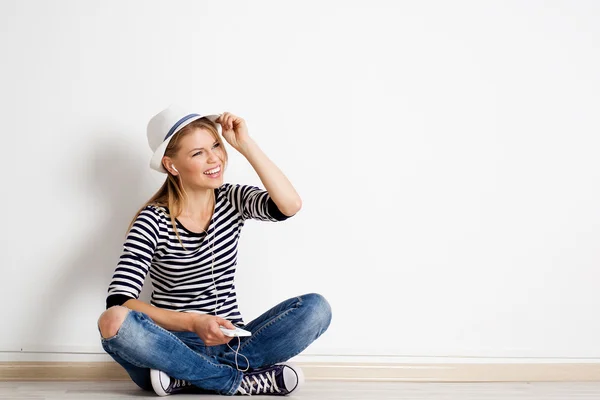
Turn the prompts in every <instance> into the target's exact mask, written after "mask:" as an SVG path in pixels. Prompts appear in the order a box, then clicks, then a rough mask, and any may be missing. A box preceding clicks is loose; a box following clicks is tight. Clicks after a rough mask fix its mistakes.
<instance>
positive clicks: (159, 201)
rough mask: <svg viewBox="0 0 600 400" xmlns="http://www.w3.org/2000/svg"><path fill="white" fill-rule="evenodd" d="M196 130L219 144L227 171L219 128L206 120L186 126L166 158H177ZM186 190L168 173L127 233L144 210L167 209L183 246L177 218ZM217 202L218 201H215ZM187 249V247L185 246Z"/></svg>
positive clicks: (171, 144) (174, 141)
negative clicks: (152, 208) (190, 134)
mask: <svg viewBox="0 0 600 400" xmlns="http://www.w3.org/2000/svg"><path fill="white" fill-rule="evenodd" d="M196 129H205V130H207V131H208V132H209V133H210V134H211V135H212V136H213V137H214V139H215V141H217V142H218V143H219V147H220V149H221V151H222V152H223V160H222V161H223V167H222V170H225V166H226V165H227V160H228V158H227V150H225V146H224V145H223V140H222V139H221V136H220V135H219V132H218V131H217V126H216V124H215V123H213V122H212V121H210V120H208V119H206V118H200V119H197V120H195V121H193V122H191V123H190V124H188V125H186V126H185V127H184V128H183V129H181V130H180V131H179V132H177V133H176V134H175V135H174V136H173V138H172V139H171V141H170V142H169V144H168V146H167V148H166V150H165V156H167V157H171V158H173V157H175V155H176V154H177V152H178V151H179V149H180V148H181V145H180V142H181V139H182V138H183V137H184V136H185V135H187V134H189V133H191V132H193V131H194V130H196ZM186 197H187V196H186V194H185V190H184V189H183V186H182V184H181V179H179V178H177V177H176V176H174V175H172V174H171V173H169V172H168V171H167V179H166V180H165V183H163V185H162V186H161V187H160V189H158V191H157V192H156V193H155V194H154V195H153V196H152V197H151V198H150V200H148V201H147V202H146V203H145V204H144V205H143V206H142V207H140V209H139V210H138V211H137V213H136V214H135V216H134V217H133V219H132V220H131V223H130V224H129V228H127V233H129V231H130V230H131V227H132V226H133V224H134V222H135V220H136V219H137V217H138V216H139V215H140V213H141V212H142V210H144V208H146V207H148V206H150V205H155V206H159V207H167V208H168V209H169V215H170V217H171V223H172V224H173V229H174V230H175V234H176V235H177V239H179V243H181V245H182V246H183V242H182V241H181V237H180V236H179V231H178V230H177V224H176V223H175V218H177V217H178V216H179V215H180V214H181V213H182V212H183V201H184V200H185V199H186ZM215 201H216V199H215ZM183 248H184V249H185V246H183Z"/></svg>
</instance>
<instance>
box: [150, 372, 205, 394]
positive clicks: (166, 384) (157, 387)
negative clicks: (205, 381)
mask: <svg viewBox="0 0 600 400" xmlns="http://www.w3.org/2000/svg"><path fill="white" fill-rule="evenodd" d="M150 381H151V382H152V389H154V391H155V392H156V394H157V395H159V396H161V397H162V396H168V395H170V394H175V393H180V392H186V391H188V392H189V389H193V388H194V385H192V384H191V383H190V382H188V381H184V380H183V379H174V378H171V377H170V376H169V375H167V374H165V373H164V372H163V371H159V370H157V369H151V370H150Z"/></svg>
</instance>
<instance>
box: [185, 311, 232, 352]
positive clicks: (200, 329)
mask: <svg viewBox="0 0 600 400" xmlns="http://www.w3.org/2000/svg"><path fill="white" fill-rule="evenodd" d="M190 314H192V331H193V332H195V333H196V335H198V336H200V339H202V341H203V342H204V344H205V345H206V346H217V345H220V344H225V343H229V341H230V340H231V339H233V338H231V337H229V336H225V335H224V334H223V332H221V329H220V328H219V326H224V327H225V328H228V329H235V326H234V325H233V324H232V323H231V322H230V321H228V320H226V319H223V318H221V317H216V316H214V315H208V314H196V313H190Z"/></svg>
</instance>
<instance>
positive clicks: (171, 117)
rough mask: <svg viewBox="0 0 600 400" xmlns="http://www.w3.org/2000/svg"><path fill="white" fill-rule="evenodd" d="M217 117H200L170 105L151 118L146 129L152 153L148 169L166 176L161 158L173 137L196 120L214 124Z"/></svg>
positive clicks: (219, 130)
mask: <svg viewBox="0 0 600 400" xmlns="http://www.w3.org/2000/svg"><path fill="white" fill-rule="evenodd" d="M219 116H220V114H211V115H201V114H198V113H195V112H193V111H190V110H185V109H183V108H181V107H179V106H177V105H171V106H169V107H168V108H165V109H164V110H162V111H161V112H159V113H158V114H156V115H155V116H154V117H152V118H151V119H150V121H149V122H148V127H147V128H146V131H147V135H148V144H149V145H150V149H152V151H153V152H154V154H152V158H151V159H150V168H152V169H154V170H156V171H158V172H162V173H165V174H166V173H167V170H166V169H165V168H164V167H163V165H162V158H163V157H164V155H165V150H166V149H167V145H168V144H169V142H170V141H171V139H172V138H173V136H174V135H175V134H176V133H177V132H179V131H180V130H182V129H183V128H184V127H185V126H186V125H188V124H190V123H191V122H194V121H195V120H197V119H200V118H208V119H209V120H211V121H212V122H214V123H216V121H217V119H218V118H219ZM217 131H218V132H219V134H220V133H221V125H220V124H218V123H217Z"/></svg>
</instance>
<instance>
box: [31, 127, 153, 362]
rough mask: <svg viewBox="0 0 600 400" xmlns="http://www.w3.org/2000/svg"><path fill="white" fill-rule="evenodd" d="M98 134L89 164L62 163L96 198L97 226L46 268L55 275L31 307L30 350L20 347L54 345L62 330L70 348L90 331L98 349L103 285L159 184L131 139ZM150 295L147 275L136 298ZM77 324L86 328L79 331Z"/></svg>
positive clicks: (40, 348) (91, 211)
mask: <svg viewBox="0 0 600 400" xmlns="http://www.w3.org/2000/svg"><path fill="white" fill-rule="evenodd" d="M98 137H101V138H102V140H100V141H97V142H95V143H92V145H91V147H90V151H89V155H88V156H87V157H86V158H85V159H86V160H89V163H88V164H86V165H81V166H80V168H79V170H78V169H77V168H75V169H73V164H71V161H69V164H70V165H65V169H67V168H68V169H69V172H68V174H69V175H74V173H73V171H78V174H79V178H80V179H78V182H83V183H84V186H83V187H81V188H79V189H77V190H81V191H84V192H88V193H89V192H91V193H92V194H93V197H94V198H95V199H97V201H94V202H93V207H90V208H89V214H90V221H92V222H93V223H94V224H95V225H96V227H95V229H92V230H90V231H89V232H90V233H89V234H88V235H86V237H73V238H72V245H71V246H69V248H68V249H67V248H65V249H64V253H65V254H68V255H70V257H68V258H67V259H66V260H65V262H64V263H61V264H60V265H54V266H50V267H52V268H55V269H56V275H58V277H57V279H55V280H54V281H53V282H51V284H48V286H47V287H45V289H44V290H42V291H40V293H38V295H39V297H38V305H39V307H36V309H35V310H32V312H34V314H35V315H37V316H38V317H37V318H36V319H35V321H36V322H35V325H36V326H34V327H32V328H33V329H34V331H33V332H34V335H31V336H30V338H31V340H33V343H31V344H30V346H29V347H33V348H25V346H24V348H23V350H25V351H28V350H29V351H45V350H46V349H48V348H51V349H54V348H56V347H57V346H56V345H54V344H53V343H57V342H59V343H60V342H63V340H60V338H61V336H62V337H64V330H65V329H71V330H72V329H76V330H77V332H76V337H77V340H78V343H73V342H72V341H70V343H69V346H68V347H69V348H71V347H73V349H75V348H79V347H81V345H84V346H85V349H89V339H90V338H89V335H88V334H87V333H88V332H89V329H93V332H94V334H95V335H97V336H96V337H97V339H98V340H97V345H98V347H99V348H100V349H101V347H100V336H99V334H98V331H97V329H96V321H97V320H98V318H99V316H100V314H101V313H102V312H103V311H104V309H105V300H106V293H107V289H108V284H109V283H110V280H111V278H112V275H113V273H114V270H115V267H116V265H117V263H118V261H119V256H120V255H121V251H122V248H123V242H124V240H125V234H126V230H127V228H128V226H129V223H130V221H131V219H132V218H133V216H134V215H135V212H136V211H137V210H138V209H139V208H140V207H141V206H142V204H143V203H144V202H145V201H147V200H148V199H149V198H150V196H151V195H152V194H153V193H154V192H155V191H156V190H158V188H159V185H157V184H156V181H155V180H153V179H152V178H153V177H152V176H151V172H149V171H151V170H150V167H149V166H148V162H149V157H148V158H146V159H145V158H143V155H142V152H141V151H137V152H133V151H132V145H131V143H130V142H127V141H123V140H122V138H123V137H124V136H123V135H118V134H114V135H109V134H103V135H98ZM148 156H149V154H148ZM97 214H101V216H98V215H97ZM82 223H85V222H82ZM66 246H67V245H65V247H66ZM150 293H151V283H150V280H149V279H148V280H147V281H146V283H145V285H144V290H143V291H142V295H141V296H140V299H141V300H143V301H149V298H150ZM96 301H99V302H98V304H96V303H95V302H96ZM90 304H93V307H90ZM81 324H84V325H85V327H82V329H79V326H80V325H81ZM84 333H85V335H83V334H84ZM32 336H33V337H32ZM83 336H85V337H83ZM85 339H87V340H85ZM59 346H61V345H60V344H59ZM82 349H84V348H82ZM85 349H84V351H85ZM57 350H58V351H67V352H68V351H70V349H67V348H65V349H58V348H57ZM73 351H76V350H73Z"/></svg>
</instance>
